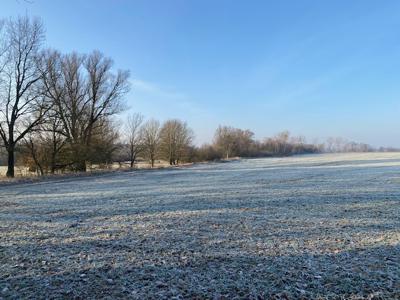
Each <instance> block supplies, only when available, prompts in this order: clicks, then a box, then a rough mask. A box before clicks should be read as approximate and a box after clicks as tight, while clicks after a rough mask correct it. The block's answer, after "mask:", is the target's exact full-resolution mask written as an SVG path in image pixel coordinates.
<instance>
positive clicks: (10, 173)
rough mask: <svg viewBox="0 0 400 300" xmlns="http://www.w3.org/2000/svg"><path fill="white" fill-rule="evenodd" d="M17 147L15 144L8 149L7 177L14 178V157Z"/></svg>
mask: <svg viewBox="0 0 400 300" xmlns="http://www.w3.org/2000/svg"><path fill="white" fill-rule="evenodd" d="M14 152H15V148H14V146H9V147H8V149H7V153H8V164H7V174H6V175H7V177H9V178H14V166H15V157H14Z"/></svg>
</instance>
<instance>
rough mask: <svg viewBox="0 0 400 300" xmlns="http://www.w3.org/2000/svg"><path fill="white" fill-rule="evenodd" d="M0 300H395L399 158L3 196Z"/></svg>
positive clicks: (123, 176)
mask: <svg viewBox="0 0 400 300" xmlns="http://www.w3.org/2000/svg"><path fill="white" fill-rule="evenodd" d="M0 236H1V239H0V298H15V299H20V298H29V299H32V298H108V299H115V298H117V297H120V298H122V297H123V298H133V299H147V298H154V299H159V298H173V297H175V298H176V299H180V298H195V297H197V298H198V299H203V298H216V299H220V298H222V299H233V298H254V299H256V298H257V297H258V299H263V298H265V299H269V298H273V299H299V298H304V299H310V298H311V299H340V298H342V299H396V298H397V299H398V298H400V153H369V154H324V155H310V156H307V155H306V156H297V157H290V158H266V159H249V160H241V161H235V162H230V163H219V164H200V165H194V166H191V167H185V168H178V169H170V170H154V171H134V172H121V173H112V174H108V175H102V176H97V177H87V178H75V179H74V178H72V179H62V180H60V179H54V180H49V181H44V182H39V183H27V184H18V185H4V186H0Z"/></svg>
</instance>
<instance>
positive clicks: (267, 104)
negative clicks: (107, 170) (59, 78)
mask: <svg viewBox="0 0 400 300" xmlns="http://www.w3.org/2000/svg"><path fill="white" fill-rule="evenodd" d="M24 14H27V15H32V16H40V17H41V18H42V20H43V22H44V24H45V27H46V30H47V41H46V44H47V46H49V47H53V48H57V49H60V50H61V51H64V52H68V51H78V52H82V53H84V52H89V51H91V50H93V49H99V50H101V51H102V52H104V53H105V54H106V55H108V56H111V57H112V58H113V59H114V60H115V65H116V67H117V68H122V69H128V70H130V71H131V80H132V91H131V92H130V94H129V95H128V97H127V102H128V105H129V107H130V111H129V112H141V113H142V114H144V115H145V116H146V117H149V118H150V117H154V118H157V119H160V120H161V121H162V120H165V119H168V118H181V119H183V120H186V121H187V122H188V123H189V125H190V126H191V127H192V128H193V129H194V130H195V132H196V137H197V138H196V142H197V143H198V144H200V143H202V142H205V141H209V140H211V139H212V136H213V133H214V130H215V128H216V127H217V126H218V125H219V124H224V125H232V126H235V127H240V128H244V129H245V128H249V129H251V130H253V131H254V132H255V134H256V137H257V138H263V137H266V136H271V135H274V134H275V133H277V132H279V131H281V130H285V129H288V130H289V131H291V132H292V133H293V134H294V135H299V134H302V135H305V136H306V137H307V138H308V140H309V141H313V140H314V139H319V140H320V141H322V140H323V139H325V138H327V137H329V136H341V137H344V138H347V139H351V140H356V141H360V142H367V143H370V144H372V145H375V146H378V145H383V146H388V145H391V146H397V147H400V1H397V0H393V1H390V0H386V1H367V0H363V1H356V0H352V1H348V0H346V1H340V0H335V1H315V0H313V1H311V0H301V1H297V0H292V1H285V0H279V1H278V0H276V1H255V0H252V1H239V0H238V1H233V0H230V1H224V0H210V1H208V0H193V1H190V0H180V1H178V0H175V1H174V0H159V1H151V0H143V1H128V0H102V1H94V0H92V1H78V0H68V1H65V0H53V1H50V0H48V1H45V0H30V1H29V2H26V1H23V0H2V2H1V9H0V17H10V16H17V15H24ZM129 112H127V113H129Z"/></svg>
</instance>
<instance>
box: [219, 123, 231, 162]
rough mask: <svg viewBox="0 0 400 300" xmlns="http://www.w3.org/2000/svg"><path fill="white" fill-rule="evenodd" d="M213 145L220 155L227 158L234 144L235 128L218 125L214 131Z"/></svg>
mask: <svg viewBox="0 0 400 300" xmlns="http://www.w3.org/2000/svg"><path fill="white" fill-rule="evenodd" d="M214 145H215V147H216V148H217V149H218V150H219V151H220V152H221V154H222V156H223V157H225V158H226V159H228V158H229V157H230V156H231V155H232V154H233V150H234V146H235V128H233V127H230V126H219V127H218V128H217V130H216V131H215V135H214Z"/></svg>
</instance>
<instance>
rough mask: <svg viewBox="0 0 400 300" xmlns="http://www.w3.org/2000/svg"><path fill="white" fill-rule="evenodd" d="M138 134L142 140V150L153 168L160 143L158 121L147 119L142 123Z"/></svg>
mask: <svg viewBox="0 0 400 300" xmlns="http://www.w3.org/2000/svg"><path fill="white" fill-rule="evenodd" d="M140 135H141V136H142V140H143V151H144V153H145V155H146V157H147V159H148V160H149V162H150V164H151V167H152V168H153V167H154V161H155V160H156V157H157V155H158V151H159V145H160V122H158V121H157V120H153V119H152V120H149V121H147V122H146V123H144V124H143V126H142V128H141V130H140Z"/></svg>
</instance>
